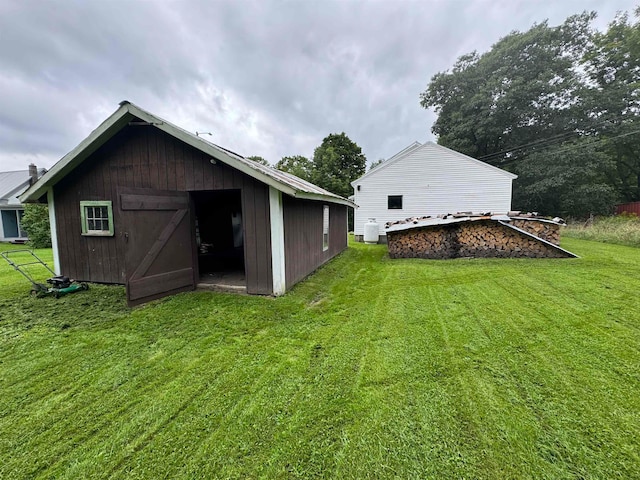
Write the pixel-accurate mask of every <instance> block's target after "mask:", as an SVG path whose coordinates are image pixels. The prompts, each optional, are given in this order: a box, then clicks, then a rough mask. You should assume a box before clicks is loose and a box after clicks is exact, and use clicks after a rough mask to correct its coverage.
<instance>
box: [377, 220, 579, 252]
mask: <svg viewBox="0 0 640 480" xmlns="http://www.w3.org/2000/svg"><path fill="white" fill-rule="evenodd" d="M517 213H518V214H519V215H518V216H517V217H516V216H514V217H511V216H508V215H498V216H491V215H486V214H485V215H482V216H474V217H470V216H469V215H465V216H464V217H453V216H452V217H449V218H443V217H440V218H439V219H438V218H437V217H435V218H431V217H427V218H424V217H422V218H419V219H415V218H412V219H407V220H406V221H404V222H403V223H397V222H394V224H393V225H389V224H388V225H389V226H387V229H389V228H391V230H388V231H387V243H388V248H389V256H390V257H391V258H433V259H444V258H457V257H499V258H506V257H529V258H563V257H571V256H573V254H571V253H570V252H567V251H565V250H562V249H561V248H559V247H557V245H558V244H559V241H560V232H559V229H560V225H561V223H560V222H559V221H557V220H560V219H553V220H547V219H542V218H540V217H537V216H536V217H534V216H533V215H531V214H530V215H531V216H529V217H525V216H522V215H521V214H520V212H517ZM514 227H515V228H514Z"/></svg>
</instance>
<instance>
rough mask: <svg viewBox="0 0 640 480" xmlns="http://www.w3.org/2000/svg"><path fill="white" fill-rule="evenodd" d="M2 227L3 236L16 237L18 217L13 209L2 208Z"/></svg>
mask: <svg viewBox="0 0 640 480" xmlns="http://www.w3.org/2000/svg"><path fill="white" fill-rule="evenodd" d="M2 227H3V228H4V237H5V238H16V237H17V236H18V218H17V217H16V211H15V210H2Z"/></svg>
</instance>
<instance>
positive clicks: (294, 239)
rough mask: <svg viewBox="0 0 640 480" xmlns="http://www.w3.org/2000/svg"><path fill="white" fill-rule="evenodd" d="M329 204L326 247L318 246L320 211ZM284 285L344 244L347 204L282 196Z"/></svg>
mask: <svg viewBox="0 0 640 480" xmlns="http://www.w3.org/2000/svg"><path fill="white" fill-rule="evenodd" d="M324 205H328V206H329V248H328V249H327V250H325V251H323V250H322V215H323V214H322V211H323V207H324ZM283 209H284V252H285V279H286V284H287V289H289V288H291V287H292V286H293V285H295V284H296V283H298V282H299V281H300V280H302V279H303V278H305V277H306V276H307V275H309V274H310V273H311V272H313V271H314V270H316V269H317V268H318V267H319V266H320V265H322V264H323V263H325V262H327V261H329V260H330V259H331V258H333V257H335V256H336V255H337V254H338V253H340V252H341V251H343V250H344V249H345V248H347V207H346V206H344V205H338V204H332V203H323V202H321V201H311V200H299V199H295V198H291V197H287V196H283Z"/></svg>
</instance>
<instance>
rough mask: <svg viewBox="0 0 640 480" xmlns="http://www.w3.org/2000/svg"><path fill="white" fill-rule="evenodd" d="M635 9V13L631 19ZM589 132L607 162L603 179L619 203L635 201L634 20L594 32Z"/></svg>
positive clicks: (638, 196)
mask: <svg viewBox="0 0 640 480" xmlns="http://www.w3.org/2000/svg"><path fill="white" fill-rule="evenodd" d="M639 13H640V9H639V10H636V17H637V16H638V14H639ZM585 58H586V63H585V65H586V70H587V71H588V72H589V76H590V79H591V81H592V82H593V83H594V85H595V88H593V89H592V90H591V92H590V94H591V95H590V100H591V104H592V111H591V115H592V118H594V119H596V120H597V124H596V126H597V127H598V128H597V129H594V130H595V133H596V134H597V135H598V136H599V138H601V139H602V144H603V150H604V152H605V153H606V154H607V155H608V156H609V158H610V159H611V160H612V165H611V166H610V168H609V169H608V171H607V175H608V179H609V181H610V183H611V185H612V186H614V188H615V189H616V191H617V192H618V197H619V199H620V201H625V202H629V201H638V200H640V118H639V116H640V22H639V21H638V20H637V18H636V22H635V23H632V22H630V20H629V16H628V15H627V14H626V13H625V14H620V15H618V16H617V17H616V19H615V20H614V21H613V22H611V24H610V25H609V28H608V29H607V30H606V31H605V32H602V33H596V35H595V37H594V45H593V48H592V49H591V50H590V51H589V52H588V53H587V55H586V57H585Z"/></svg>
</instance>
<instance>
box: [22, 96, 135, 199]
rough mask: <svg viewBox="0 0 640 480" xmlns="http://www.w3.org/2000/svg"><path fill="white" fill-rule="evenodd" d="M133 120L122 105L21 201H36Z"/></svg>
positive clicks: (44, 176)
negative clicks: (112, 131)
mask: <svg viewBox="0 0 640 480" xmlns="http://www.w3.org/2000/svg"><path fill="white" fill-rule="evenodd" d="M129 121H131V115H130V114H129V112H128V111H127V110H126V109H125V108H123V107H120V109H118V110H116V112H115V113H114V114H113V115H111V116H110V117H109V118H107V119H106V120H105V121H104V122H102V123H101V124H100V125H99V126H98V127H97V128H96V129H95V130H94V131H92V132H91V133H90V134H89V136H88V137H87V138H85V139H84V140H83V141H82V142H80V143H79V144H78V146H77V147H76V148H74V149H73V150H71V151H70V152H69V153H67V154H66V155H65V156H64V157H62V158H61V159H60V160H59V161H58V162H57V163H56V164H55V165H54V166H53V167H51V169H50V170H49V171H47V172H46V173H45V174H44V175H43V176H42V177H40V178H39V179H38V181H37V182H35V183H34V184H33V185H31V187H30V188H28V189H27V190H26V191H25V192H24V193H23V194H22V195H20V201H21V202H22V203H27V202H29V201H36V200H38V199H39V198H40V197H41V196H42V195H44V194H45V193H47V189H48V188H49V187H53V186H54V185H55V184H56V183H58V181H59V180H60V179H62V178H63V177H64V176H65V175H66V174H67V173H69V172H70V171H71V170H73V169H74V168H75V167H76V166H78V165H79V164H80V163H82V162H83V161H84V160H85V159H86V158H87V157H88V156H89V155H91V154H92V153H93V152H95V151H96V150H97V149H98V148H100V147H101V146H102V145H104V144H105V143H106V142H107V140H109V139H110V138H111V135H108V136H107V135H106V134H107V133H108V132H109V131H111V130H114V131H118V130H120V129H121V128H122V127H124V126H125V125H126V124H127V123H129Z"/></svg>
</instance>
